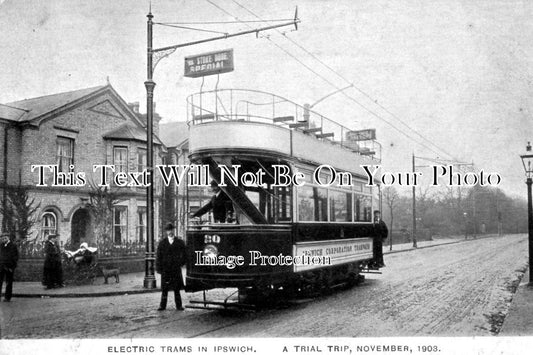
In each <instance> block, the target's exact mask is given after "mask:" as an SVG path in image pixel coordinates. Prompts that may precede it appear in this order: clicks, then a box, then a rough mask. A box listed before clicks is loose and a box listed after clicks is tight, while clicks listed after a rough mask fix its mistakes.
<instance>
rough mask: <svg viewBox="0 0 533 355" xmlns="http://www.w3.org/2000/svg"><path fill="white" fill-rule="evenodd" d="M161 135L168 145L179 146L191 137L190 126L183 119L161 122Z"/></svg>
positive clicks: (164, 142)
mask: <svg viewBox="0 0 533 355" xmlns="http://www.w3.org/2000/svg"><path fill="white" fill-rule="evenodd" d="M159 137H160V138H161V140H162V141H163V144H165V145H166V146H167V147H178V146H180V145H181V144H183V142H184V141H186V140H188V139H189V126H188V125H187V122H181V121H175V122H169V123H163V124H159Z"/></svg>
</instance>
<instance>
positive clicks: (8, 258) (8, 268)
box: [0, 233, 19, 302]
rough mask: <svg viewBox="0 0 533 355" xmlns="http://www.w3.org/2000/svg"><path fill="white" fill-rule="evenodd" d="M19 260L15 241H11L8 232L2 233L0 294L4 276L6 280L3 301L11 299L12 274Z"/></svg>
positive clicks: (0, 242)
mask: <svg viewBox="0 0 533 355" xmlns="http://www.w3.org/2000/svg"><path fill="white" fill-rule="evenodd" d="M18 260H19V252H18V249H17V246H16V245H15V243H13V242H12V241H11V240H10V238H9V234H7V233H3V234H2V235H1V237H0V294H1V292H2V284H3V283H4V278H5V280H6V292H5V294H4V302H9V301H11V295H12V293H13V274H14V273H15V268H16V267H17V262H18Z"/></svg>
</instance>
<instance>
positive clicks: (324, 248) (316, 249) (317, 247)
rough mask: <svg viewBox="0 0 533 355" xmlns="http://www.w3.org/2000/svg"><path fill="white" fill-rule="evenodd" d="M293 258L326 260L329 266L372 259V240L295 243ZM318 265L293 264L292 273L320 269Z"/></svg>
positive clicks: (357, 239)
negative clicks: (304, 257)
mask: <svg viewBox="0 0 533 355" xmlns="http://www.w3.org/2000/svg"><path fill="white" fill-rule="evenodd" d="M293 255H294V257H303V256H306V257H309V258H313V257H317V258H327V259H328V260H329V265H339V264H343V263H347V262H353V261H358V260H365V259H372V256H373V251H372V239H371V238H353V239H343V240H328V241H320V242H304V243H296V244H295V245H294V247H293ZM322 266H323V265H320V263H312V262H311V263H305V264H296V263H295V264H294V271H295V272H298V271H305V270H311V269H316V268H318V267H322Z"/></svg>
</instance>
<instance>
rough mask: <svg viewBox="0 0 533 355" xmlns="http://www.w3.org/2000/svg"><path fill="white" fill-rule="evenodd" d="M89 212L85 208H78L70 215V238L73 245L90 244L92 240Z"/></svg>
mask: <svg viewBox="0 0 533 355" xmlns="http://www.w3.org/2000/svg"><path fill="white" fill-rule="evenodd" d="M91 226H92V218H91V213H90V212H89V210H88V209H86V208H80V209H78V210H77V211H76V212H74V214H73V215H72V222H71V226H70V240H71V244H72V246H73V247H78V246H79V245H80V244H81V243H83V242H87V243H89V244H91V243H92V242H93V241H94V234H93V228H91Z"/></svg>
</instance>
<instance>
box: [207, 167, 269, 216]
mask: <svg viewBox="0 0 533 355" xmlns="http://www.w3.org/2000/svg"><path fill="white" fill-rule="evenodd" d="M204 164H207V165H209V170H210V171H213V172H214V176H220V175H221V172H220V168H219V167H218V163H217V162H216V161H215V160H214V159H213V158H205V160H204ZM217 183H220V181H217ZM220 188H221V189H222V190H223V191H224V192H225V193H226V195H228V197H229V198H230V199H231V201H232V202H233V203H235V204H236V205H237V206H239V208H240V209H241V210H242V212H243V213H244V214H245V215H246V217H248V218H249V219H250V220H251V221H252V222H253V223H255V224H267V223H268V221H267V220H266V218H265V216H263V214H262V213H261V212H260V211H259V210H258V209H257V207H255V205H254V204H253V202H252V201H250V199H249V198H248V197H247V196H246V194H245V193H244V192H243V191H242V190H241V189H240V188H238V187H237V186H234V185H232V184H228V185H227V186H220Z"/></svg>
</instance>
